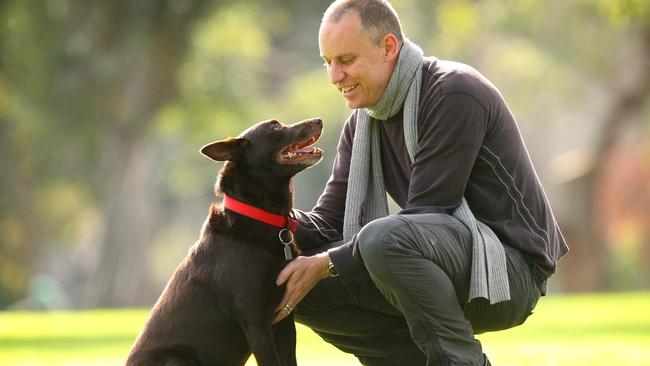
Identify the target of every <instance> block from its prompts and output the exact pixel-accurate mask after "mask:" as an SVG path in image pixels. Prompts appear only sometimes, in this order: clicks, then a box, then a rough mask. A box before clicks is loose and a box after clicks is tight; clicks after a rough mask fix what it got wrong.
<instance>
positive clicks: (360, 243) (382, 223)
mask: <svg viewBox="0 0 650 366" xmlns="http://www.w3.org/2000/svg"><path fill="white" fill-rule="evenodd" d="M406 225H407V224H406V222H405V221H403V220H401V219H398V218H396V217H395V216H386V217H382V218H380V219H377V220H374V221H371V222H370V223H368V224H367V225H365V226H364V227H363V228H362V229H361V231H359V234H358V235H357V248H358V250H359V254H360V255H361V258H362V259H363V262H364V264H365V265H366V268H368V269H369V270H371V269H372V268H373V267H376V264H379V263H383V262H384V254H385V249H386V246H385V244H386V242H387V241H388V240H390V236H391V234H394V233H396V232H397V231H399V230H403V228H404V227H405V226H406Z"/></svg>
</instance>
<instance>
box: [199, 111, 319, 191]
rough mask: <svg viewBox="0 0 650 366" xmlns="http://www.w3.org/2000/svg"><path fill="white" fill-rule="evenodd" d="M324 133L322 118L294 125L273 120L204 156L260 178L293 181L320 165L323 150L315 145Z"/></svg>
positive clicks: (217, 145)
mask: <svg viewBox="0 0 650 366" xmlns="http://www.w3.org/2000/svg"><path fill="white" fill-rule="evenodd" d="M322 131H323V123H322V121H321V120H320V119H318V118H316V119H309V120H305V121H302V122H298V123H295V124H292V125H288V126H287V125H283V124H282V123H280V122H278V121H275V120H269V121H264V122H260V123H257V124H256V125H254V126H252V127H250V128H248V129H247V130H246V131H244V132H242V133H241V134H240V135H239V136H238V137H236V138H228V139H225V140H221V141H215V142H212V143H210V144H207V145H205V146H203V147H202V148H201V153H202V154H203V155H205V156H207V157H209V158H210V159H212V160H215V161H230V162H232V163H235V164H236V165H237V167H238V168H242V169H245V170H246V171H247V174H249V175H252V176H256V177H259V178H260V179H278V178H290V177H292V176H293V175H295V174H297V173H298V172H300V171H301V170H303V169H305V168H308V167H310V166H312V165H315V164H316V163H318V162H319V161H320V160H321V158H322V157H323V151H322V150H321V149H319V148H317V147H315V146H314V144H315V143H316V141H318V138H319V137H320V135H321V132H322Z"/></svg>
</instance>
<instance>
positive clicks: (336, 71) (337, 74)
mask: <svg viewBox="0 0 650 366" xmlns="http://www.w3.org/2000/svg"><path fill="white" fill-rule="evenodd" d="M329 76H330V82H331V83H332V84H337V83H340V82H341V81H343V79H345V72H344V71H343V68H341V66H339V65H338V64H337V63H334V62H332V63H331V64H330V65H329Z"/></svg>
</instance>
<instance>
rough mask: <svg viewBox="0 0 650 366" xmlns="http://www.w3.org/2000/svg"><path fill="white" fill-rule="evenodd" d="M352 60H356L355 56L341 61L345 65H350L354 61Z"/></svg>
mask: <svg viewBox="0 0 650 366" xmlns="http://www.w3.org/2000/svg"><path fill="white" fill-rule="evenodd" d="M352 61H354V59H353V58H344V59H341V63H342V64H343V65H349V64H351V63H352Z"/></svg>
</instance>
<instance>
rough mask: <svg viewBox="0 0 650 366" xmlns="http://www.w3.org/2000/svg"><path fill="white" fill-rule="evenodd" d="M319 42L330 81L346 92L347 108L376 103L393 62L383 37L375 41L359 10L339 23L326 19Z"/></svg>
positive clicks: (344, 93)
mask: <svg viewBox="0 0 650 366" xmlns="http://www.w3.org/2000/svg"><path fill="white" fill-rule="evenodd" d="M318 43H319V47H320V54H321V57H322V58H323V60H325V66H326V67H327V73H328V75H329V78H330V82H331V83H332V84H334V85H335V86H336V88H337V89H338V90H339V91H340V92H341V93H342V94H343V97H344V98H345V104H346V105H347V106H348V108H351V109H356V108H366V107H372V106H373V105H375V104H377V102H378V101H379V99H380V98H381V96H382V95H383V94H384V91H385V90H386V86H387V85H388V81H389V80H390V76H391V73H392V71H393V66H394V62H391V58H390V57H387V51H386V48H385V47H384V43H385V42H384V40H382V41H381V42H380V43H379V44H376V43H375V42H374V41H373V40H372V39H370V36H369V35H368V34H367V33H365V32H364V31H363V28H362V25H361V19H360V18H359V14H358V13H357V12H356V11H349V12H348V13H347V14H345V15H343V17H342V18H341V19H340V20H339V22H338V23H334V22H332V21H328V20H325V21H324V22H323V23H322V24H321V28H320V32H319V35H318Z"/></svg>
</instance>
